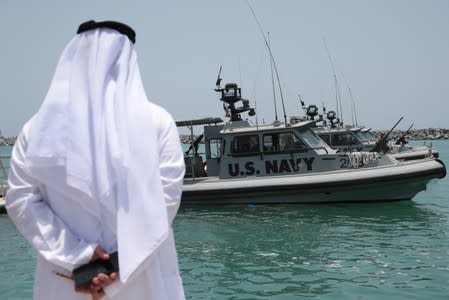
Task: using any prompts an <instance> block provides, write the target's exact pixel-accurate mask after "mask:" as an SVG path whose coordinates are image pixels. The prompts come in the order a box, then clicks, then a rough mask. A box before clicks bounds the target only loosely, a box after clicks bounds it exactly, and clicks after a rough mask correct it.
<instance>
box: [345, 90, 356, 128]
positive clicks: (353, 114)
mask: <svg viewBox="0 0 449 300" xmlns="http://www.w3.org/2000/svg"><path fill="white" fill-rule="evenodd" d="M348 91H349V96H350V97H351V102H352V118H353V120H352V124H353V125H354V120H355V126H359V124H358V122H357V107H356V106H355V101H354V97H353V96H352V91H351V88H350V87H349V86H348Z"/></svg>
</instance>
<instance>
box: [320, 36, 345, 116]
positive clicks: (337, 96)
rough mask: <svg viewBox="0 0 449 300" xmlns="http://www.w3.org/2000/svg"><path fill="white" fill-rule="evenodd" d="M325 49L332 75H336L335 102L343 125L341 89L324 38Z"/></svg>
mask: <svg viewBox="0 0 449 300" xmlns="http://www.w3.org/2000/svg"><path fill="white" fill-rule="evenodd" d="M323 43H324V48H325V49H326V54H327V57H328V58H329V62H330V64H331V68H332V74H333V75H334V84H335V101H336V104H337V116H339V117H340V121H341V123H343V112H342V107H341V97H340V88H339V86H338V80H337V74H336V73H335V67H334V62H333V60H332V57H331V54H330V51H329V48H328V47H327V43H326V39H325V38H324V37H323Z"/></svg>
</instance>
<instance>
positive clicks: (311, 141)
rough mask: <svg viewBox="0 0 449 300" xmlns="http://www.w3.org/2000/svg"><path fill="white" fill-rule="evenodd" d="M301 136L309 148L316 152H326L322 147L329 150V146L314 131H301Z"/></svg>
mask: <svg viewBox="0 0 449 300" xmlns="http://www.w3.org/2000/svg"><path fill="white" fill-rule="evenodd" d="M301 137H302V138H303V140H304V141H305V142H306V143H307V144H308V145H309V147H310V148H315V149H316V150H317V151H318V152H321V151H322V152H323V154H324V153H326V150H324V149H327V150H328V151H329V146H328V145H327V144H326V143H325V142H324V141H323V140H322V139H320V138H319V137H318V136H317V135H316V134H315V132H313V131H311V130H305V131H302V132H301ZM320 148H322V149H320Z"/></svg>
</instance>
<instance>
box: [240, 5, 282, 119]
mask: <svg viewBox="0 0 449 300" xmlns="http://www.w3.org/2000/svg"><path fill="white" fill-rule="evenodd" d="M246 4H247V5H248V7H249V9H250V10H251V13H252V15H253V17H254V20H255V21H256V23H257V26H258V28H259V31H260V33H261V34H262V37H263V39H264V41H265V45H266V46H267V48H268V52H269V53H270V60H272V62H273V66H274V72H275V73H276V80H277V82H278V86H279V95H280V96H281V103H282V110H283V112H284V121H285V125H287V114H286V112H285V104H284V96H283V94H282V88H281V81H280V79H279V72H278V68H277V65H276V61H275V60H274V57H273V53H272V51H271V47H270V44H269V43H268V40H267V38H266V37H265V33H264V31H263V29H262V26H261V25H260V22H259V20H258V19H257V16H256V13H255V12H254V9H253V8H252V6H251V3H250V2H249V0H246Z"/></svg>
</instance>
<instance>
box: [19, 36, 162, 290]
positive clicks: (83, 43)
mask: <svg viewBox="0 0 449 300" xmlns="http://www.w3.org/2000/svg"><path fill="white" fill-rule="evenodd" d="M147 102H148V100H147V97H146V95H145V91H144V88H143V85H142V80H141V77H140V73H139V68H138V65H137V58H136V53H135V51H134V45H133V44H132V43H131V42H130V41H129V39H128V38H127V36H125V35H122V34H120V33H119V32H117V31H115V30H112V29H105V28H101V29H94V30H89V31H87V32H84V33H81V34H77V35H76V36H75V37H74V38H73V39H72V41H71V42H70V43H69V44H68V45H67V47H66V48H65V50H64V51H63V53H62V56H61V58H60V60H59V63H58V66H57V68H56V72H55V75H54V78H53V80H52V83H51V85H50V88H49V91H48V94H47V97H46V99H45V101H44V102H43V104H42V106H41V108H40V110H39V111H38V113H37V115H36V116H35V120H34V121H33V125H32V128H31V131H30V138H29V141H28V147H27V152H26V160H25V165H26V167H27V169H28V170H29V173H30V174H31V175H32V176H34V177H36V178H37V179H38V180H39V181H40V182H42V183H43V184H47V185H52V182H53V181H54V180H52V172H51V169H52V168H64V169H65V174H66V182H67V184H68V185H69V186H70V187H73V188H75V189H77V190H79V191H81V192H83V193H85V194H86V195H88V197H89V199H91V200H92V203H80V205H83V206H85V207H86V206H87V207H89V208H90V209H91V210H93V211H94V213H95V211H97V213H98V210H100V209H106V210H109V211H115V209H116V211H117V243H118V251H119V264H120V279H121V281H122V282H126V280H127V279H128V277H129V276H130V275H131V273H132V272H133V271H134V270H135V269H136V268H137V266H138V265H139V264H140V263H142V261H143V260H145V259H146V258H147V257H148V256H149V255H151V254H152V253H153V251H154V250H155V249H157V247H158V246H159V245H160V244H161V243H162V242H163V241H164V240H165V238H166V237H167V235H168V230H169V224H168V217H167V211H166V206H165V202H164V198H163V191H162V184H161V180H160V172H159V159H158V158H159V153H158V143H157V134H156V130H155V129H154V128H152V126H151V122H150V121H151V120H149V118H150V116H151V113H149V111H148V109H149V106H148V103H147ZM112 201H116V202H117V203H112ZM74 218H82V216H74Z"/></svg>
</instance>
